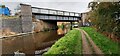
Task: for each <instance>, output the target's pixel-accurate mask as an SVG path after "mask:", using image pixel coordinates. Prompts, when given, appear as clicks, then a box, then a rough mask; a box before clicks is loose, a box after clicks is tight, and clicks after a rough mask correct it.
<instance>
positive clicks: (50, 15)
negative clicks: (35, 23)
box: [31, 7, 81, 22]
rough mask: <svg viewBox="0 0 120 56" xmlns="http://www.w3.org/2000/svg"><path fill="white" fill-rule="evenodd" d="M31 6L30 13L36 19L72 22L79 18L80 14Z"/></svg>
mask: <svg viewBox="0 0 120 56" xmlns="http://www.w3.org/2000/svg"><path fill="white" fill-rule="evenodd" d="M31 8H32V15H34V16H35V18H36V19H40V20H56V21H70V22H71V21H72V22H73V21H78V20H80V19H81V14H80V13H76V12H68V11H62V10H54V9H47V8H38V7H31Z"/></svg>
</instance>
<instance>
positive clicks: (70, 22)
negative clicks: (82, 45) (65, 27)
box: [70, 22, 72, 30]
mask: <svg viewBox="0 0 120 56" xmlns="http://www.w3.org/2000/svg"><path fill="white" fill-rule="evenodd" d="M70 30H72V22H70Z"/></svg>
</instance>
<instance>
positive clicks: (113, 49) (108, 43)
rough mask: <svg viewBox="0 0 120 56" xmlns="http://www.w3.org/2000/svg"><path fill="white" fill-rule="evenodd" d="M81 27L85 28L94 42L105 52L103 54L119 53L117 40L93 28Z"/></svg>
mask: <svg viewBox="0 0 120 56" xmlns="http://www.w3.org/2000/svg"><path fill="white" fill-rule="evenodd" d="M81 29H83V30H85V31H86V32H87V33H88V34H89V35H90V37H91V38H92V40H93V41H94V42H95V44H96V45H97V46H98V47H99V48H100V49H101V50H102V51H103V52H104V53H105V54H119V46H118V44H119V43H117V42H113V41H112V40H110V39H109V38H107V37H106V36H104V35H102V34H100V33H99V32H97V31H95V29H94V28H90V27H82V28H81Z"/></svg>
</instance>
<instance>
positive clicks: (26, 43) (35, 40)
mask: <svg viewBox="0 0 120 56" xmlns="http://www.w3.org/2000/svg"><path fill="white" fill-rule="evenodd" d="M62 36H63V35H58V34H57V31H56V30H51V31H46V32H39V33H29V34H23V35H17V36H12V37H7V38H2V39H0V41H1V45H2V46H1V49H2V56H9V55H10V56H11V55H13V54H15V52H20V53H25V54H28V55H27V56H31V55H32V56H34V54H35V51H36V50H41V49H44V48H47V47H50V46H52V44H54V42H55V41H56V40H58V39H59V38H60V37H62ZM13 56H14V55H13Z"/></svg>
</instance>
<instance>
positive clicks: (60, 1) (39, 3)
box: [0, 0, 91, 13]
mask: <svg viewBox="0 0 120 56" xmlns="http://www.w3.org/2000/svg"><path fill="white" fill-rule="evenodd" d="M0 1H2V2H0V4H4V5H6V7H9V9H10V10H11V12H12V13H14V12H15V10H14V9H15V8H16V7H17V5H18V4H19V3H24V4H29V5H31V6H32V7H40V8H49V9H57V10H64V11H70V12H78V13H82V12H87V11H89V9H88V3H89V2H90V1H91V0H0Z"/></svg>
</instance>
